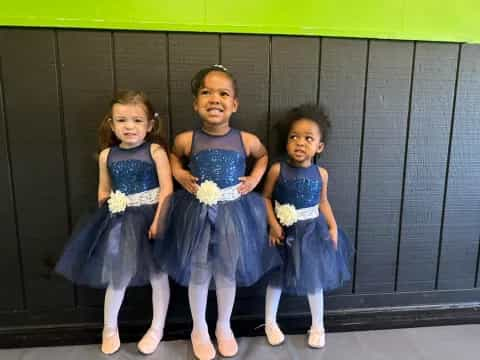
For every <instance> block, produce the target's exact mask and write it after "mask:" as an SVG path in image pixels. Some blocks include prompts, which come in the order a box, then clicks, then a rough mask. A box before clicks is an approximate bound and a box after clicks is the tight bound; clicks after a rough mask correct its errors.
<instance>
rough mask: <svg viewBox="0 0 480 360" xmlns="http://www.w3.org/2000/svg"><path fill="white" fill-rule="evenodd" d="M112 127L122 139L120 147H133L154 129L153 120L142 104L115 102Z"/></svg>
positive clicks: (119, 138) (140, 142)
mask: <svg viewBox="0 0 480 360" xmlns="http://www.w3.org/2000/svg"><path fill="white" fill-rule="evenodd" d="M110 127H111V128H112V131H113V133H114V134H115V136H116V137H117V138H118V140H120V147H123V148H132V147H135V146H138V145H140V144H142V143H143V142H144V141H145V137H146V136H147V134H148V132H150V131H151V130H152V127H153V121H152V120H151V119H148V117H147V112H146V109H145V106H144V105H142V104H125V105H124V104H115V105H113V107H112V119H111V122H110Z"/></svg>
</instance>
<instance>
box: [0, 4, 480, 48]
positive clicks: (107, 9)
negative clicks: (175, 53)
mask: <svg viewBox="0 0 480 360" xmlns="http://www.w3.org/2000/svg"><path fill="white" fill-rule="evenodd" d="M2 2H3V4H2V5H1V7H0V9H1V10H0V25H7V26H44V27H64V28H65V27H68V28H70V27H74V28H94V29H129V30H169V31H206V32H228V33H260V34H288V35H323V36H345V37H362V38H383V39H406V40H433V41H458V42H473V43H480V25H479V24H480V1H478V0H450V1H445V0H443V1H442V0H363V1H360V0H343V1H342V0H316V1H315V0H310V1H308V0H297V1H294V0H293V1H292V0H288V1H286V0H266V1H261V0H260V1H259V0H256V1H255V0H238V1H234V2H231V1H221V0H217V1H212V0H184V1H180V0H177V1H172V0H136V1H135V0H116V1H111V0H109V1H102V0H83V1H63V2H60V1H58V2H57V1H56V2H53V1H50V2H49V1H45V0H44V1H38V0H24V1H19V0H17V1H8V0H4V1H2Z"/></svg>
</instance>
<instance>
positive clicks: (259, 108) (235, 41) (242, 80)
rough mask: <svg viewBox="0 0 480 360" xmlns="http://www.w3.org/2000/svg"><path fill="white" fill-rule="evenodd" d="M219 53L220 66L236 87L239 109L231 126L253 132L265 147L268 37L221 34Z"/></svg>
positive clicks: (268, 61)
mask: <svg viewBox="0 0 480 360" xmlns="http://www.w3.org/2000/svg"><path fill="white" fill-rule="evenodd" d="M220 51H221V59H220V60H221V63H222V64H223V65H225V66H227V67H228V68H229V69H230V70H231V71H232V73H233V74H234V76H235V78H236V81H237V85H238V88H239V94H238V95H239V101H240V107H239V111H238V113H237V114H235V115H234V116H233V122H232V125H233V126H235V127H238V128H240V129H242V130H245V131H249V132H252V133H254V134H255V135H257V136H258V137H259V138H260V140H261V141H262V142H263V143H264V144H266V141H267V131H268V101H269V99H268V94H269V76H270V59H269V56H270V39H269V37H268V36H246V35H223V36H222V37H221V44H220ZM237 74H238V75H237Z"/></svg>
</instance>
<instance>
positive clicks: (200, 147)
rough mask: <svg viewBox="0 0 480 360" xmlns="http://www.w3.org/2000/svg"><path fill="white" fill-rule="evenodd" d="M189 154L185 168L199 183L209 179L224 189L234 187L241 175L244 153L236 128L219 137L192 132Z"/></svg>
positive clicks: (243, 169)
mask: <svg viewBox="0 0 480 360" xmlns="http://www.w3.org/2000/svg"><path fill="white" fill-rule="evenodd" d="M191 154H192V155H191V156H190V163H189V168H190V171H191V173H192V174H193V176H195V177H197V178H198V179H199V183H202V182H203V181H205V180H211V181H214V182H215V183H216V184H217V185H218V186H219V187H220V188H226V187H229V186H233V185H236V184H238V183H239V180H238V178H239V177H241V176H244V175H245V151H244V149H243V143H242V139H241V134H240V131H239V130H237V129H230V131H229V132H228V133H227V134H225V135H222V136H212V135H208V134H206V133H204V132H203V131H201V130H195V131H194V133H193V139H192V152H191Z"/></svg>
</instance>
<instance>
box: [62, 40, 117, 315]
mask: <svg viewBox="0 0 480 360" xmlns="http://www.w3.org/2000/svg"><path fill="white" fill-rule="evenodd" d="M58 48H59V56H60V62H61V86H62V88H61V93H62V97H63V111H64V121H65V137H66V139H65V142H66V147H67V156H68V182H69V189H70V192H69V194H70V199H71V209H72V223H76V222H77V221H78V219H79V218H80V216H82V215H85V214H86V213H87V211H92V210H94V209H95V207H96V203H97V182H98V165H97V154H98V145H97V143H98V141H97V139H98V136H97V129H98V126H99V124H100V121H101V119H103V117H104V116H105V114H106V113H107V111H108V106H109V103H110V100H111V98H112V94H113V89H114V83H113V80H114V77H113V52H112V35H111V33H109V32H96V31H59V33H58ZM102 304H103V291H101V290H94V289H88V288H80V289H79V291H78V305H80V306H84V305H88V306H91V305H96V306H101V305H102Z"/></svg>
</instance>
